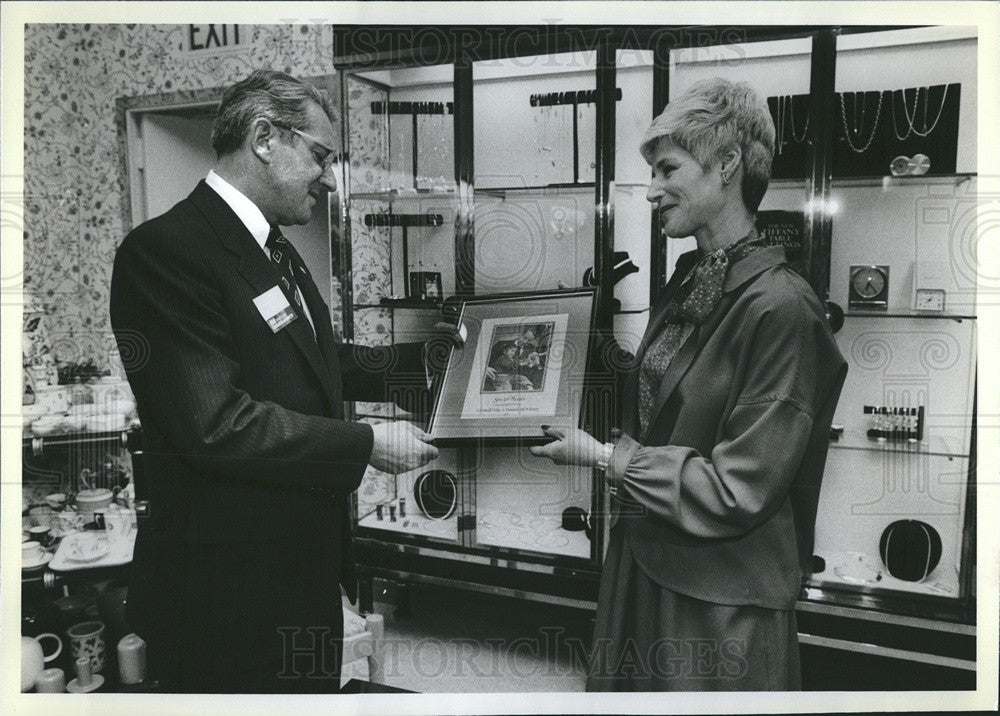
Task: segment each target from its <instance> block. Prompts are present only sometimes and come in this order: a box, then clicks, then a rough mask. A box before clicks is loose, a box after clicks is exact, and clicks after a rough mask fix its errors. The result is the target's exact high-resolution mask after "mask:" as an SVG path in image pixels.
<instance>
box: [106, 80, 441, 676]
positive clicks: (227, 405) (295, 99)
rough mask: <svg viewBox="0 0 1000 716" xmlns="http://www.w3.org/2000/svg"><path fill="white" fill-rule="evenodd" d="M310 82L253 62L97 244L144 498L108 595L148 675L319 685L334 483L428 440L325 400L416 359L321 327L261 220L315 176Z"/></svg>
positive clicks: (293, 207)
mask: <svg viewBox="0 0 1000 716" xmlns="http://www.w3.org/2000/svg"><path fill="white" fill-rule="evenodd" d="M330 112H331V109H330V106H329V104H328V103H327V100H326V98H325V96H323V95H322V94H321V93H320V92H319V91H317V90H316V89H314V88H312V87H310V86H308V85H306V84H304V83H302V82H300V81H298V80H296V79H294V78H292V77H290V76H288V75H285V74H282V73H278V72H272V71H267V70H260V71H257V72H254V73H253V74H251V75H250V76H249V77H247V78H246V79H244V80H242V81H241V82H239V83H237V84H236V85H234V86H233V87H232V88H230V89H229V90H228V91H227V92H226V94H225V96H224V97H223V100H222V104H221V105H220V107H219V110H218V115H217V118H216V121H215V125H214V128H213V132H212V143H213V147H214V148H215V151H216V154H217V156H218V161H217V163H216V165H215V168H214V169H213V170H212V171H211V172H209V174H208V177H207V178H206V179H205V180H204V181H202V182H200V183H199V184H198V185H197V187H196V188H195V189H194V191H193V192H192V193H191V194H190V196H188V197H187V198H186V199H184V200H183V201H181V202H180V203H178V204H177V205H176V206H174V207H173V208H172V209H170V210H169V211H168V212H167V213H166V214H164V215H162V216H159V217H156V218H154V219H152V220H150V221H147V222H146V223H144V224H142V225H141V226H138V227H136V228H135V229H134V230H133V231H132V232H131V233H129V235H128V236H126V237H125V240H124V241H123V242H122V244H121V246H120V247H119V249H118V252H117V255H116V257H115V265H114V272H113V276H112V282H111V321H112V325H113V327H114V330H115V335H116V339H117V341H118V345H119V350H120V352H121V354H122V358H123V362H124V363H125V365H126V370H127V371H128V378H129V382H130V384H131V386H132V389H133V392H134V393H135V396H136V400H137V405H138V412H139V416H140V419H141V421H142V425H143V433H144V446H143V447H144V477H145V481H146V483H147V484H146V485H145V488H146V491H147V492H148V498H149V516H148V519H146V520H145V521H144V523H143V524H142V525H141V526H140V529H139V534H138V538H137V543H136V547H135V556H134V560H133V563H132V574H131V583H130V588H129V598H128V612H129V618H130V620H131V622H132V627H133V628H134V629H135V631H136V632H137V633H138V634H139V635H140V636H141V637H143V638H144V639H145V640H146V641H147V644H148V649H149V664H150V669H151V672H152V675H153V676H155V677H156V678H158V679H160V680H161V681H162V682H163V686H164V688H165V689H167V690H177V691H193V692H209V691H217V692H236V693H249V692H274V691H294V692H298V691H326V692H329V691H336V690H338V688H339V671H340V648H341V643H340V639H341V637H342V633H343V623H342V619H343V615H342V611H341V601H340V588H339V586H338V583H340V584H343V586H344V588H345V589H346V590H347V593H348V594H349V596H351V598H352V600H353V598H354V590H355V584H354V579H353V575H352V566H353V565H352V561H351V557H350V524H349V517H348V503H349V496H350V493H351V492H352V491H353V490H354V489H356V488H357V486H358V484H359V483H360V481H361V478H362V475H363V473H364V471H365V467H366V465H369V464H370V465H372V466H374V467H375V468H377V469H380V470H384V471H387V472H391V473H399V472H403V471H406V470H412V469H416V468H417V467H420V466H421V465H424V464H426V463H427V462H428V461H430V460H431V459H433V458H434V457H436V456H437V450H436V449H435V448H434V447H433V446H432V445H430V444H429V443H428V441H429V439H430V438H429V436H428V435H427V434H425V433H423V432H422V431H420V430H418V429H417V428H416V427H414V426H413V425H411V424H409V423H385V424H380V425H374V426H373V425H367V424H363V423H356V422H350V421H347V420H344V417H343V415H344V413H343V401H345V400H371V401H377V400H387V396H386V381H387V380H389V381H390V382H391V380H392V376H390V373H391V374H393V375H401V374H406V373H407V372H409V373H410V374H412V375H413V376H416V375H418V374H419V375H422V374H423V368H422V365H421V351H420V346H419V345H408V346H395V347H393V348H389V349H375V348H362V347H356V346H346V345H340V344H338V343H337V342H336V340H335V338H334V334H333V331H332V328H331V322H330V314H329V312H328V310H327V307H326V305H325V304H324V303H323V300H322V299H321V297H320V293H319V291H318V290H317V288H316V285H315V283H314V282H313V279H312V278H311V277H310V275H309V272H308V271H307V270H306V268H305V265H304V264H303V262H302V260H301V259H300V257H299V255H298V254H297V253H296V251H295V249H294V248H293V247H292V245H291V244H290V243H289V242H288V241H287V239H285V238H284V236H282V235H281V231H280V228H279V227H281V226H287V225H291V224H304V223H307V222H308V221H309V220H310V218H311V215H312V207H313V205H314V204H316V203H317V202H318V201H320V200H323V199H324V194H325V192H328V191H335V190H336V182H335V177H334V175H333V170H332V164H333V161H334V158H335V151H334V147H335V146H336V144H337V142H336V135H335V134H334V129H333V126H332V124H331V120H330Z"/></svg>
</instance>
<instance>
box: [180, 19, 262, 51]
mask: <svg viewBox="0 0 1000 716" xmlns="http://www.w3.org/2000/svg"><path fill="white" fill-rule="evenodd" d="M247 44H249V38H248V37H246V36H245V34H244V35H241V34H240V26H239V25H229V24H214V23H210V24H207V25H188V31H187V42H186V43H185V45H184V50H185V51H187V52H198V53H215V52H220V51H226V50H239V49H241V48H243V47H245V46H246V45H247Z"/></svg>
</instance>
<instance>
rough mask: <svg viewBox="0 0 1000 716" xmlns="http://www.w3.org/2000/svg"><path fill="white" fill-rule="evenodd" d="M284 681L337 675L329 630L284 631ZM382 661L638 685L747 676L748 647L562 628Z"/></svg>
mask: <svg viewBox="0 0 1000 716" xmlns="http://www.w3.org/2000/svg"><path fill="white" fill-rule="evenodd" d="M278 631H279V633H280V634H281V638H282V645H283V647H282V648H283V654H284V658H283V662H282V668H281V671H280V672H279V677H280V678H286V679H297V678H307V679H324V678H333V677H335V676H337V675H338V674H339V669H338V664H339V662H340V646H339V644H338V643H337V638H336V635H335V634H334V633H333V632H332V631H331V630H330V629H328V628H326V627H309V628H306V629H301V628H298V627H281V628H279V629H278ZM380 654H381V660H382V664H381V666H382V668H383V670H384V671H383V673H384V677H385V678H386V679H394V678H400V677H406V676H408V675H416V676H418V677H420V678H422V679H436V678H448V679H462V678H470V679H472V678H476V679H482V678H496V677H502V676H507V675H509V676H510V677H512V678H513V679H515V680H527V679H532V678H536V677H549V678H552V677H572V676H588V677H596V678H602V677H604V678H614V677H616V676H628V677H632V678H637V679H640V680H642V679H676V678H693V679H705V680H711V679H718V680H722V681H732V680H736V679H739V678H741V677H743V676H745V675H746V673H747V671H748V668H749V664H748V662H747V656H748V647H747V643H746V642H745V641H744V640H742V639H738V638H729V639H724V640H721V641H720V640H718V639H699V638H668V637H661V638H658V639H654V640H651V641H650V642H649V643H648V644H642V645H640V644H639V643H637V642H636V640H634V639H626V640H623V641H618V642H613V641H612V640H610V639H598V640H596V641H595V642H594V643H593V644H590V643H587V642H585V641H584V640H583V639H582V638H581V637H579V636H574V635H570V634H568V633H567V632H566V630H565V629H563V628H562V627H540V628H539V629H538V631H537V633H536V634H535V635H532V636H523V637H517V638H514V639H508V638H485V639H473V638H456V639H450V640H443V639H436V638H422V639H411V638H393V637H389V638H386V639H385V640H384V642H383V647H382V651H381V652H380Z"/></svg>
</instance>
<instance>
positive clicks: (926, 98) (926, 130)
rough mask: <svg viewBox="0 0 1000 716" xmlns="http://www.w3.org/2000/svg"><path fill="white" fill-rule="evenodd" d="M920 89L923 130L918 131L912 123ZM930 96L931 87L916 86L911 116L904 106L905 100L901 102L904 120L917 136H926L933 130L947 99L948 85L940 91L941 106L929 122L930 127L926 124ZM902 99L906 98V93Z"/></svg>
mask: <svg viewBox="0 0 1000 716" xmlns="http://www.w3.org/2000/svg"><path fill="white" fill-rule="evenodd" d="M921 89H923V90H924V131H920V130H919V129H917V127H916V125H914V123H913V121H914V120H915V119H916V118H917V105H918V104H919V103H920V90H921ZM930 98H931V88H930V87H917V92H916V95H915V97H914V101H913V116H912V117H911V116H910V112H909V110H908V109H907V107H906V102H905V101H904V102H903V114H905V115H906V121H907V122H908V123H909V125H910V129H912V130H913V133H914V134H916V135H917V136H918V137H926V136H927V135H928V134H930V133H931V132H933V131H934V128H935V127H937V125H938V122H939V121H940V120H941V115H942V114H944V103H945V100H947V99H948V85H945V86H944V93H942V95H941V106H940V107H938V112H937V117H935V118H934V122H933V123H932V124H931V126H930V127H928V126H927V105H928V104H929V102H930ZM903 99H904V100H905V99H906V95H905V94H904V95H903ZM907 136H909V132H907Z"/></svg>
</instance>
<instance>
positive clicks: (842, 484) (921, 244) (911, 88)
mask: <svg viewBox="0 0 1000 716" xmlns="http://www.w3.org/2000/svg"><path fill="white" fill-rule="evenodd" d="M890 67H891V69H889V68H890ZM835 78H836V79H835V87H834V90H835V92H836V100H835V102H834V122H835V125H836V126H837V131H836V139H835V140H834V143H833V147H832V154H833V175H832V184H831V189H830V193H829V199H828V202H829V207H830V213H831V215H832V236H831V251H830V283H829V295H830V299H831V300H832V301H834V302H836V303H837V304H839V305H840V306H842V307H843V308H844V309H845V311H846V317H845V320H844V327H843V329H842V330H841V331H840V333H838V334H837V340H838V344H839V345H840V348H841V351H842V352H843V354H844V356H845V357H846V358H847V360H848V362H849V364H850V370H849V372H848V375H847V380H846V383H845V385H844V390H843V393H842V395H841V398H840V402H839V404H838V407H837V413H836V415H835V417H834V422H835V424H836V425H837V426H838V428H840V429H842V433H841V435H840V437H839V439H838V440H837V441H835V442H833V443H832V444H831V446H830V453H829V456H828V459H827V469H826V474H825V477H824V480H823V490H822V493H821V498H820V507H819V515H818V519H817V526H816V548H815V552H816V556H817V567H822V569H817V572H816V574H815V575H814V576H813V579H812V582H811V584H812V585H814V586H819V587H824V588H836V589H838V590H850V591H855V592H858V593H860V594H896V595H899V594H907V595H912V596H914V597H924V596H929V597H938V598H942V599H946V600H960V599H961V598H963V597H967V596H968V595H969V593H970V590H971V579H970V574H969V572H968V568H969V566H970V561H971V560H970V559H969V553H970V551H971V544H970V541H971V533H970V531H969V529H968V527H969V523H968V520H967V516H966V512H967V507H968V506H967V493H968V489H967V488H968V482H969V475H970V459H973V457H974V456H973V454H972V452H973V448H972V446H973V436H972V423H971V421H970V420H969V418H968V417H967V416H971V415H972V414H973V412H974V407H975V402H974V396H975V379H976V317H975V313H976V301H975V298H976V296H975V291H976V275H977V266H976V264H975V241H976V236H977V231H976V224H975V218H974V214H975V205H976V119H977V117H976V111H975V106H976V95H975V87H976V83H977V77H976V37H975V35H974V34H972V33H969V32H963V31H962V30H961V29H955V28H940V27H938V28H914V29H906V30H889V31H882V32H873V33H866V34H864V35H844V36H841V37H838V38H837V44H836V75H835ZM894 541H895V544H897V545H901V544H904V542H905V544H906V545H907V549H906V552H907V554H905V555H904V554H900V553H899V550H897V549H896V548H895V547H894V546H893V545H894ZM914 560H916V561H919V562H921V564H920V565H916V566H918V567H919V569H916V568H914V569H908V566H907V562H908V561H914Z"/></svg>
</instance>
